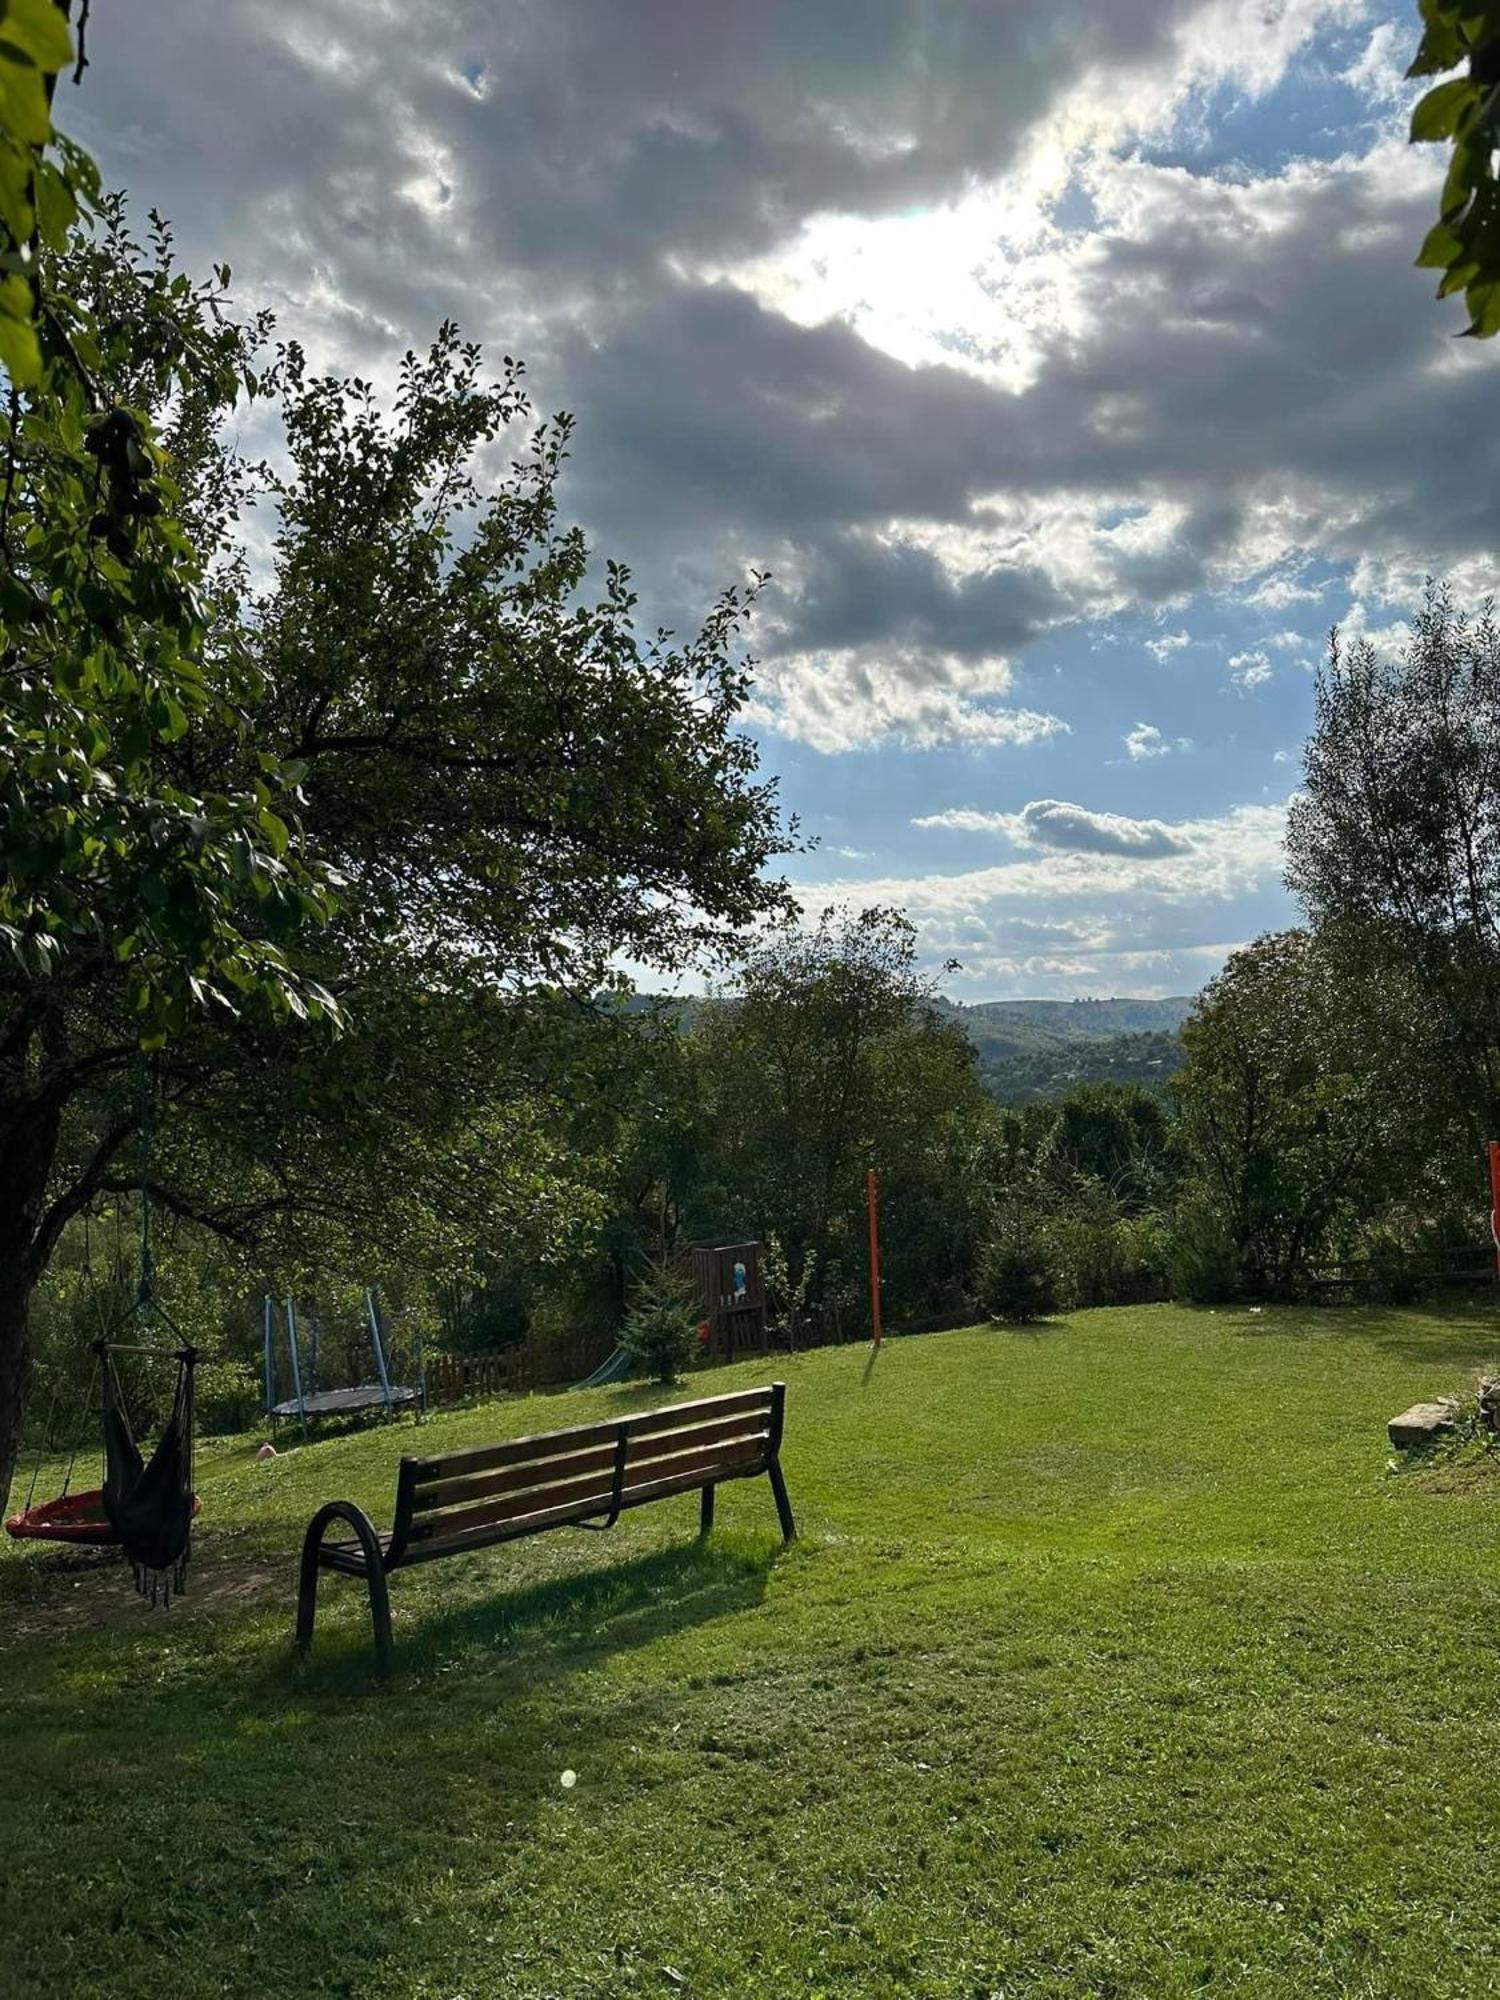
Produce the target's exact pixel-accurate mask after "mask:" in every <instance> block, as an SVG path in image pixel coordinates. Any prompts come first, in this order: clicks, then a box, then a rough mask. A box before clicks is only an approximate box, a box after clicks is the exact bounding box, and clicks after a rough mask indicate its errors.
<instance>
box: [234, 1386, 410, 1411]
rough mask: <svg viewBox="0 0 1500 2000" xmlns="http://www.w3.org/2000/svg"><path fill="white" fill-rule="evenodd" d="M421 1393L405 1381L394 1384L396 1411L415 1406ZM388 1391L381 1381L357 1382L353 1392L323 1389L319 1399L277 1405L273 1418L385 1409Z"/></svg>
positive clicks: (304, 1398) (310, 1397)
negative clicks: (398, 1408) (400, 1406)
mask: <svg viewBox="0 0 1500 2000" xmlns="http://www.w3.org/2000/svg"><path fill="white" fill-rule="evenodd" d="M420 1393H421V1392H420V1391H419V1390H417V1389H413V1388H411V1387H410V1386H409V1385H408V1384H406V1383H403V1382H393V1383H392V1384H391V1387H390V1402H391V1406H392V1408H395V1407H396V1405H397V1404H403V1403H415V1402H416V1401H417V1399H418V1397H419V1395H420ZM385 1402H386V1391H385V1390H384V1389H382V1388H381V1386H380V1384H379V1383H378V1382H357V1383H356V1384H355V1385H354V1387H353V1388H352V1389H320V1390H319V1391H318V1393H317V1394H316V1395H315V1396H304V1397H303V1398H302V1401H301V1402H300V1403H299V1402H298V1401H297V1400H296V1398H295V1397H293V1399H292V1400H291V1402H289V1403H276V1404H273V1406H272V1409H271V1415H272V1416H273V1417H300V1416H308V1417H332V1416H337V1415H339V1414H340V1413H341V1412H343V1411H345V1410H368V1409H380V1408H383V1407H384V1405H385Z"/></svg>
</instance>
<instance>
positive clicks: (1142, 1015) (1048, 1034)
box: [942, 993, 1193, 1056]
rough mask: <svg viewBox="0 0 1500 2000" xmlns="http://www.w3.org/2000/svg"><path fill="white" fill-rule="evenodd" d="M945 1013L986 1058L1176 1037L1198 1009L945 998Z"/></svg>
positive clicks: (1189, 1005)
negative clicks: (1119, 1039)
mask: <svg viewBox="0 0 1500 2000" xmlns="http://www.w3.org/2000/svg"><path fill="white" fill-rule="evenodd" d="M942 1004H943V1010H944V1012H945V1013H948V1014H950V1015H951V1016H952V1017H953V1018H954V1019H956V1020H958V1021H961V1022H962V1023H963V1026H964V1027H965V1028H966V1029H967V1030H968V1033H969V1035H970V1036H971V1038H972V1039H973V1042H974V1045H975V1047H976V1048H977V1049H979V1051H980V1053H981V1054H985V1053H990V1054H993V1055H996V1056H1005V1055H1021V1054H1023V1053H1024V1052H1025V1051H1027V1050H1028V1049H1040V1048H1068V1047H1072V1046H1074V1045H1075V1044H1077V1043H1079V1042H1104V1041H1110V1040H1112V1039H1113V1038H1114V1037H1115V1036H1117V1035H1148V1034H1170V1035H1175V1034H1176V1032H1177V1030H1178V1029H1179V1028H1180V1027H1181V1026H1182V1024H1183V1022H1184V1021H1185V1020H1186V1019H1187V1017H1188V1015H1189V1014H1191V1013H1192V1011H1193V996H1192V995H1191V994H1188V993H1178V994H1174V995H1173V996H1172V997H1171V998H1170V999H1168V1000H978V1001H975V1002H974V1003H972V1004H966V1003H964V1002H962V1001H957V1000H945V1001H944V1002H943V1003H942Z"/></svg>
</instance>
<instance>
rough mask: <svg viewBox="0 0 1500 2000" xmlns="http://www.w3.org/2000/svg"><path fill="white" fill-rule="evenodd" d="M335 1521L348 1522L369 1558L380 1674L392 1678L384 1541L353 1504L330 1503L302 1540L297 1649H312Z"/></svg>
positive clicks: (367, 1566) (368, 1576) (367, 1573)
mask: <svg viewBox="0 0 1500 2000" xmlns="http://www.w3.org/2000/svg"><path fill="white" fill-rule="evenodd" d="M335 1521H345V1522H347V1523H348V1525H349V1526H350V1527H351V1528H353V1530H354V1532H355V1534H356V1535H357V1536H358V1537H359V1545H360V1548H361V1550H362V1552H363V1554H364V1558H365V1581H366V1583H367V1584H368V1585H369V1591H370V1623H371V1625H372V1626H373V1628H374V1634H375V1651H376V1654H377V1655H378V1657H379V1660H380V1671H381V1672H382V1673H383V1674H388V1673H389V1672H390V1671H391V1667H392V1665H393V1664H394V1649H393V1647H392V1644H391V1594H390V1591H389V1589H388V1588H387V1587H386V1580H385V1563H384V1560H383V1558H382V1554H381V1548H380V1540H379V1537H378V1536H377V1535H376V1533H375V1529H374V1526H373V1525H372V1523H371V1521H370V1517H369V1515H368V1514H366V1512H365V1511H364V1509H363V1508H362V1507H356V1506H355V1504H354V1502H353V1501H352V1500H330V1501H329V1502H328V1505H327V1506H326V1507H320V1508H319V1509H318V1511H317V1513H316V1514H314V1515H313V1517H312V1519H311V1521H309V1522H308V1524H307V1533H306V1535H304V1536H303V1538H302V1567H301V1572H300V1575H299V1578H298V1584H297V1646H298V1649H299V1650H300V1651H302V1652H304V1653H305V1652H306V1651H307V1650H308V1648H309V1647H310V1646H311V1645H312V1636H313V1622H314V1620H315V1619H316V1617H317V1612H318V1570H319V1567H320V1565H319V1562H318V1552H319V1550H320V1549H321V1548H322V1546H323V1537H324V1536H325V1535H326V1534H327V1532H328V1530H329V1529H330V1528H331V1527H332V1525H333V1523H334V1522H335Z"/></svg>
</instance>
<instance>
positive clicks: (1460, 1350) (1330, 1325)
mask: <svg viewBox="0 0 1500 2000" xmlns="http://www.w3.org/2000/svg"><path fill="white" fill-rule="evenodd" d="M1200 1310H1201V1311H1202V1313H1203V1314H1204V1315H1205V1316H1208V1315H1209V1314H1210V1312H1211V1309H1210V1308H1209V1307H1206V1306H1205V1307H1202V1308H1201V1309H1200ZM1217 1318H1218V1320H1219V1323H1220V1325H1221V1326H1222V1327H1223V1328H1224V1329H1225V1330H1226V1331H1228V1332H1230V1333H1236V1334H1245V1335H1249V1336H1251V1337H1256V1336H1259V1337H1262V1338H1264V1337H1267V1336H1270V1337H1274V1338H1277V1339H1280V1340H1298V1339H1301V1340H1309V1341H1311V1340H1360V1341H1364V1342H1367V1343H1368V1344H1369V1345H1370V1346H1371V1347H1375V1348H1378V1349H1379V1350H1380V1351H1381V1352H1382V1353H1384V1354H1388V1355H1394V1356H1399V1357H1400V1358H1401V1359H1402V1360H1406V1361H1430V1362H1433V1363H1437V1364H1444V1365H1452V1366H1460V1367H1470V1368H1473V1367H1477V1366H1479V1365H1480V1364H1481V1363H1483V1362H1487V1361H1490V1360H1500V1307H1497V1306H1494V1305H1489V1304H1488V1303H1487V1302H1480V1301H1469V1300H1465V1301H1463V1302H1461V1303H1456V1302H1451V1301H1446V1300H1442V1299H1428V1300H1424V1301H1423V1302H1422V1303H1420V1304H1418V1305H1414V1306H1383V1305H1268V1306H1265V1307H1263V1308H1262V1309H1261V1310H1259V1311H1257V1310H1256V1309H1255V1308H1254V1307H1251V1306H1220V1307H1219V1308H1218V1309H1217Z"/></svg>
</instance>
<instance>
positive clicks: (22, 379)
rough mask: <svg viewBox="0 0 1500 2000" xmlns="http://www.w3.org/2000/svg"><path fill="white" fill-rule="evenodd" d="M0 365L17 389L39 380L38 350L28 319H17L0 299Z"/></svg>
mask: <svg viewBox="0 0 1500 2000" xmlns="http://www.w3.org/2000/svg"><path fill="white" fill-rule="evenodd" d="M0 368H3V369H4V370H5V372H6V374H7V375H9V377H10V379H11V380H12V382H14V383H15V385H16V387H17V388H18V389H30V388H32V387H34V385H35V384H36V383H37V382H38V381H39V380H40V379H41V373H42V352H41V349H40V348H39V347H38V346H37V339H36V334H35V333H34V332H33V331H32V328H31V324H30V321H29V320H28V319H18V318H17V317H16V316H15V314H14V313H13V312H10V311H8V310H7V308H6V304H5V301H4V299H3V298H0Z"/></svg>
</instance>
